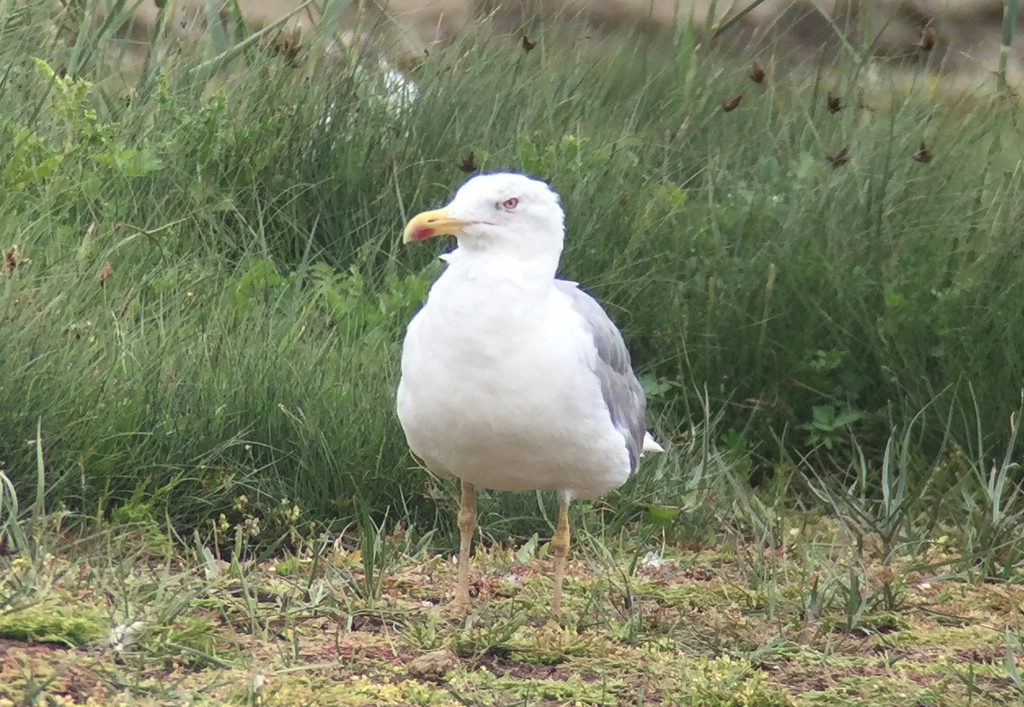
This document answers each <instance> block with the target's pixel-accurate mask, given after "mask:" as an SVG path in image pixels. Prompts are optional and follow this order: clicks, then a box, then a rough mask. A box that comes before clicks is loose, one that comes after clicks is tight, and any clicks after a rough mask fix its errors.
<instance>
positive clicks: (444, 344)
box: [398, 267, 629, 499]
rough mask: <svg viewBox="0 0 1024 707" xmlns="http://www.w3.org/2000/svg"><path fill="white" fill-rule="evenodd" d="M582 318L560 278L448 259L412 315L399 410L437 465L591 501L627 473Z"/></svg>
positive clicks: (494, 485) (417, 446)
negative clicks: (487, 272)
mask: <svg viewBox="0 0 1024 707" xmlns="http://www.w3.org/2000/svg"><path fill="white" fill-rule="evenodd" d="M596 355H597V353H596V350H595V348H594V344H593V339H592V337H591V336H590V335H589V333H588V331H587V330H586V328H585V326H584V322H582V320H581V319H580V317H579V316H578V315H577V314H576V313H575V312H574V311H573V310H572V308H571V307H570V306H569V303H568V302H567V301H566V300H565V299H564V296H563V295H561V294H559V293H558V292H557V291H556V290H555V289H554V288H553V287H551V286H550V285H547V286H546V287H542V288H538V287H537V286H536V285H535V284H531V283H529V282H519V281H516V279H515V278H511V279H505V278H498V279H494V278H486V279H485V280H483V281H482V280H480V279H478V278H477V277H476V276H473V277H468V276H463V275H462V274H460V273H459V272H458V269H457V268H454V267H452V268H450V269H449V270H448V271H446V272H445V274H444V275H443V276H442V277H441V278H440V279H439V280H438V281H437V282H436V283H435V285H434V287H433V288H432V289H431V293H430V298H429V299H428V302H427V304H426V305H425V306H424V308H423V309H422V310H421V311H420V313H419V314H417V315H416V317H415V318H414V319H413V321H412V322H411V323H410V325H409V329H408V332H407V334H406V339H405V344H404V348H403V352H402V380H401V383H400V384H399V389H398V415H399V419H400V420H401V423H402V427H403V428H404V430H405V434H406V437H407V439H408V442H409V446H410V448H411V449H412V451H413V452H414V453H415V454H416V455H417V456H419V457H420V458H421V459H423V461H424V462H425V463H426V465H427V466H428V467H429V468H430V469H431V470H432V471H434V472H435V473H438V474H442V475H452V476H456V477H458V478H460V479H463V480H464V481H467V482H470V483H472V484H475V485H477V486H480V487H483V488H491V489H497V490H504V491H525V490H531V489H542V490H551V491H559V492H562V494H563V495H564V496H566V497H567V498H568V499H572V498H590V497H594V496H598V495H600V494H602V493H605V492H606V491H608V490H610V489H612V488H615V487H616V486H619V485H620V484H622V483H623V482H624V481H625V480H626V478H627V477H628V475H629V456H628V453H627V451H626V446H625V441H624V439H623V437H622V435H621V433H619V432H618V431H617V430H616V429H615V428H614V427H613V426H612V424H611V420H610V418H609V415H608V411H607V408H606V406H605V403H604V400H603V398H602V395H601V390H600V385H599V383H598V380H597V378H596V376H595V375H594V361H595V357H596Z"/></svg>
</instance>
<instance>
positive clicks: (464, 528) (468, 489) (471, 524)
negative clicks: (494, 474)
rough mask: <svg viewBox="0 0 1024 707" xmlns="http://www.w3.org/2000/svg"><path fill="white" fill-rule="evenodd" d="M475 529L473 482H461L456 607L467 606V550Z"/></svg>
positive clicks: (469, 547) (471, 543)
mask: <svg viewBox="0 0 1024 707" xmlns="http://www.w3.org/2000/svg"><path fill="white" fill-rule="evenodd" d="M474 530H476V489H475V488H474V487H473V484H470V483H467V482H465V481H463V482H462V504H461V506H460V507H459V535H460V536H461V542H460V543H459V583H458V584H457V585H456V587H455V599H454V600H453V601H452V604H454V605H455V606H456V607H459V608H469V552H470V549H471V548H472V546H473V531H474Z"/></svg>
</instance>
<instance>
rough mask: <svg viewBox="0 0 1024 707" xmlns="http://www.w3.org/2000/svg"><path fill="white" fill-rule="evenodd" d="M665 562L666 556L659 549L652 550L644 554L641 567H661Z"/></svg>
mask: <svg viewBox="0 0 1024 707" xmlns="http://www.w3.org/2000/svg"><path fill="white" fill-rule="evenodd" d="M663 564H665V558H663V557H662V556H661V553H660V552H658V551H657V550H651V551H650V552H648V553H647V554H646V555H644V559H642V560H640V568H641V569H645V570H656V569H660V568H661V566H662V565H663Z"/></svg>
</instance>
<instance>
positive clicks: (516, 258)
mask: <svg viewBox="0 0 1024 707" xmlns="http://www.w3.org/2000/svg"><path fill="white" fill-rule="evenodd" d="M564 222H565V215H564V213H563V211H562V207H561V206H560V205H559V199H558V195H557V194H556V193H555V192H554V191H552V190H551V189H550V188H548V186H547V185H546V184H544V183H543V182H540V181H537V180H534V179H530V178H529V177H526V176H523V175H521V174H509V173H501V174H487V175H481V176H477V177H474V178H472V179H470V180H469V181H467V182H466V183H465V184H464V185H463V186H462V187H461V188H460V189H459V190H458V192H457V193H456V194H455V198H454V199H453V200H452V201H451V203H449V204H448V206H446V207H445V208H443V209H438V210H436V211H427V212H425V213H422V214H419V215H418V216H416V217H414V218H413V219H412V220H411V221H409V223H408V225H407V226H406V227H405V232H404V234H403V237H402V242H403V243H409V242H418V241H423V240H426V239H427V238H432V237H434V236H439V235H443V234H449V235H454V236H456V237H457V238H458V247H457V248H456V249H455V250H453V251H452V252H450V253H448V254H447V255H444V256H442V258H443V260H445V261H446V262H447V267H446V268H445V271H444V272H443V273H442V274H441V276H440V277H439V278H438V279H437V281H435V282H434V284H433V285H432V286H431V288H430V294H429V295H428V297H427V301H426V304H424V305H423V308H422V309H420V311H419V312H418V313H417V314H416V316H415V317H413V319H412V321H411V322H410V323H409V328H408V331H407V332H406V335H405V343H404V345H403V349H402V377H401V382H400V383H399V385H398V417H399V420H400V421H401V423H402V428H403V429H404V430H405V436H406V439H407V440H408V443H409V447H410V448H411V449H412V452H413V453H414V454H415V455H416V456H417V457H419V458H420V459H422V460H423V462H424V463H425V465H426V466H427V468H429V469H430V470H431V471H433V472H434V473H436V474H438V475H441V476H454V477H457V478H459V479H461V480H462V504H461V509H460V510H459V519H458V525H459V531H460V534H461V541H462V542H461V545H460V550H459V575H458V586H457V587H456V590H455V598H454V601H453V604H455V605H456V607H457V608H462V609H465V608H466V607H468V606H469V554H470V547H471V544H472V540H473V532H474V530H475V528H476V488H477V487H481V488H489V489H495V490H498V491H528V490H534V489H541V490H546V491H554V492H555V493H556V494H557V497H558V525H557V528H556V530H555V534H554V536H553V537H552V538H551V552H552V555H553V556H554V565H555V567H554V574H555V577H554V590H553V592H552V598H551V608H552V610H553V611H554V613H555V614H556V615H558V614H560V613H561V605H562V580H563V578H564V576H565V557H566V553H567V552H568V550H569V517H568V509H569V504H570V503H572V501H573V500H575V499H578V498H595V497H597V496H600V495H601V494H603V493H606V492H607V491H610V490H611V489H614V488H617V487H618V486H620V485H622V484H623V483H624V482H625V481H626V479H627V478H629V476H630V474H632V473H633V472H634V471H635V470H636V468H637V464H638V463H639V461H640V455H641V453H642V452H645V451H661V447H660V446H659V445H658V443H657V442H655V441H654V439H653V438H652V437H651V436H650V434H648V433H647V422H646V419H645V413H646V400H645V398H644V392H643V388H642V387H641V386H640V382H639V381H638V380H637V378H636V375H635V374H634V373H633V369H632V367H631V364H630V359H629V351H628V350H627V349H626V345H625V343H624V342H623V340H622V334H621V333H619V330H618V329H617V328H616V326H615V324H614V323H613V322H612V320H611V319H609V317H608V315H607V314H606V313H605V311H604V309H602V308H601V305H600V304H598V303H597V302H596V301H595V300H594V299H593V298H592V297H590V296H589V295H587V294H586V293H585V292H583V291H581V290H579V289H578V288H577V286H576V283H574V282H568V281H566V280H559V279H556V278H555V271H556V270H557V268H558V259H559V256H560V255H561V252H562V243H563V238H564V234H565V226H564Z"/></svg>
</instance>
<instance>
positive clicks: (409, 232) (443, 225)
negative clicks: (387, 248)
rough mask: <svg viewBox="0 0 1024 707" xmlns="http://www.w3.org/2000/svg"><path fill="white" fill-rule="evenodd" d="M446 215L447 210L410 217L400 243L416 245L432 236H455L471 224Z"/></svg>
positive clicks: (426, 212)
mask: <svg viewBox="0 0 1024 707" xmlns="http://www.w3.org/2000/svg"><path fill="white" fill-rule="evenodd" d="M472 223H473V222H472V221H463V220H461V219H457V218H452V217H451V216H449V215H448V210H447V209H437V210H436V211H424V212H423V213H422V214H418V215H416V216H413V217H412V220H411V221H409V223H407V224H406V226H405V231H403V232H402V243H417V242H419V241H425V240H427V239H428V238H433V237H434V236H457V235H458V234H459V232H460V231H461V230H462V229H463V228H465V227H466V226H469V225H470V224H472Z"/></svg>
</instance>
